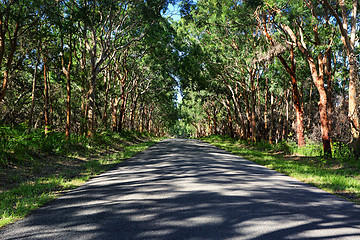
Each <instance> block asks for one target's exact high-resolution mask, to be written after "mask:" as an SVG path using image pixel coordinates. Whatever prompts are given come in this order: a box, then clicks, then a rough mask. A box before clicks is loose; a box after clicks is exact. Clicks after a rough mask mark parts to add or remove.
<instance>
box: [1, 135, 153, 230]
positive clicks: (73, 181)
mask: <svg viewBox="0 0 360 240" xmlns="http://www.w3.org/2000/svg"><path fill="white" fill-rule="evenodd" d="M158 140H159V139H157V138H153V137H150V136H148V135H142V134H139V133H127V134H126V135H123V136H121V135H116V136H111V135H110V136H106V137H101V136H100V137H98V139H97V140H96V141H92V142H91V143H89V142H86V143H79V142H77V143H70V144H67V145H66V148H67V149H66V151H60V152H56V151H49V152H45V151H44V150H42V149H33V150H31V151H29V152H27V153H26V160H24V159H22V160H21V161H19V160H18V161H16V159H15V161H14V159H13V161H9V162H8V164H6V165H0V227H2V226H5V225H7V224H9V223H12V222H14V221H16V220H18V219H21V218H23V217H25V216H26V215H27V214H28V213H30V212H31V211H32V210H34V209H37V208H38V207H40V206H42V205H44V204H46V203H48V202H50V201H52V200H53V199H55V198H57V197H58V196H59V195H61V194H62V193H63V192H65V191H67V190H70V189H74V188H76V187H78V186H80V185H82V184H84V183H85V182H86V181H87V180H88V179H90V178H92V177H94V176H96V175H98V174H100V173H102V172H104V171H106V170H109V169H111V168H113V167H114V166H116V165H117V164H119V163H121V162H122V161H124V160H125V159H127V158H130V157H132V156H134V155H136V154H137V153H139V152H141V151H143V150H145V149H146V148H148V147H149V146H151V145H153V144H155V142H157V141H158ZM17 154H19V153H13V154H12V155H13V156H10V157H12V158H16V157H17ZM24 154H25V153H24ZM14 162H15V163H14Z"/></svg>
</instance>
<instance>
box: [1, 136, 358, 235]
mask: <svg viewBox="0 0 360 240" xmlns="http://www.w3.org/2000/svg"><path fill="white" fill-rule="evenodd" d="M359 216H360V207H359V206H358V205H355V204H353V203H350V202H347V201H345V200H343V199H341V198H338V197H336V196H333V195H331V194H329V193H326V192H324V191H322V190H319V189H317V188H315V187H312V186H310V185H307V184H304V183H301V182H299V181H297V180H294V179H292V178H290V177H287V176H284V175H282V174H280V173H277V172H275V171H272V170H269V169H267V168H265V167H263V166H260V165H257V164H255V163H253V162H250V161H248V160H245V159H243V158H241V157H238V156H234V155H232V154H230V153H228V152H226V151H223V150H220V149H218V148H215V147H213V146H211V145H209V144H207V143H203V142H200V141H197V140H186V139H168V140H164V141H162V142H160V143H158V144H156V145H155V146H153V147H151V148H149V149H148V150H146V151H145V152H143V153H140V154H139V155H137V156H136V157H134V158H131V159H129V160H128V161H126V162H125V163H123V164H121V165H119V167H117V168H116V169H113V170H111V171H108V172H106V173H104V174H102V175H100V176H99V177H96V178H94V179H92V180H90V181H89V182H87V183H86V184H85V185H83V186H81V187H79V188H77V189H75V190H73V191H70V192H69V193H66V194H65V195H63V196H62V197H60V198H59V199H57V200H55V201H53V202H52V203H51V204H49V205H47V206H45V207H43V208H41V209H39V210H37V211H35V212H34V213H33V214H31V215H30V216H28V217H27V218H26V219H24V220H21V221H18V222H16V223H15V224H12V225H10V226H8V227H6V228H4V229H2V230H0V239H4V240H5V239H12V240H14V239H75V240H80V239H164V240H165V239H166V240H168V239H271V240H273V239H274V240H280V239H360V217H359Z"/></svg>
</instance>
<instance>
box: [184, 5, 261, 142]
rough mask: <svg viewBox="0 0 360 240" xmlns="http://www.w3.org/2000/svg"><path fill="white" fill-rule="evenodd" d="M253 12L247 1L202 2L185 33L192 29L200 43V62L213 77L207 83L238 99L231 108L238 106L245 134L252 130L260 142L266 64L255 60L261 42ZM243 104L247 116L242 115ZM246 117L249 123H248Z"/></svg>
mask: <svg viewBox="0 0 360 240" xmlns="http://www.w3.org/2000/svg"><path fill="white" fill-rule="evenodd" d="M253 11H254V8H253V6H250V5H249V4H248V3H246V2H238V1H231V0H228V1H223V2H221V3H220V2H218V1H198V2H197V4H196V8H194V9H193V11H192V12H191V17H189V20H187V21H186V22H187V23H188V25H187V26H189V27H190V28H187V29H185V31H184V32H186V31H187V32H188V37H189V40H191V41H192V42H194V43H195V44H197V45H198V46H199V47H200V48H201V51H202V53H203V54H202V56H205V57H204V58H203V59H201V60H202V62H200V63H199V64H200V65H202V66H203V70H205V72H208V74H209V76H211V77H210V78H211V79H213V80H212V82H211V81H207V84H208V85H213V86H215V87H213V89H214V90H217V89H220V88H222V89H223V90H222V91H226V92H227V94H228V95H229V96H230V97H229V99H231V100H232V101H233V102H234V104H232V105H231V107H235V108H236V112H237V113H236V115H237V116H238V118H239V119H237V120H238V121H239V122H240V125H241V126H242V134H243V137H245V138H246V137H247V136H248V133H249V132H250V133H251V139H252V140H253V141H256V139H257V137H258V130H257V123H256V119H257V116H256V105H257V102H258V101H257V95H258V91H257V89H258V82H259V79H260V77H261V75H262V73H263V70H264V67H262V66H261V65H260V63H254V61H253V59H254V58H255V55H256V53H257V50H258V47H259V45H260V44H261V43H260V41H261V40H260V39H259V38H258V33H257V29H256V24H255V20H254V19H253V17H252V13H253ZM208 88H209V86H208ZM224 101H225V102H226V101H227V98H225V99H224ZM221 105H223V104H222V103H221ZM228 106H230V105H229V104H228ZM243 107H244V108H245V115H246V117H243V114H242V112H243V111H242V108H243ZM244 119H246V120H247V121H246V122H248V123H249V124H244V122H245V121H244ZM229 120H230V118H229ZM245 125H247V126H248V127H246V126H245Z"/></svg>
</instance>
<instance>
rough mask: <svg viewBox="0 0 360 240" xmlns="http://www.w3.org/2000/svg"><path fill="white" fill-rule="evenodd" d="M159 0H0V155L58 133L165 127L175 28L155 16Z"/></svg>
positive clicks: (171, 116) (170, 105) (170, 106)
mask: <svg viewBox="0 0 360 240" xmlns="http://www.w3.org/2000/svg"><path fill="white" fill-rule="evenodd" d="M168 4H169V2H168V1H160V0H159V1H156V0H155V1H150V2H148V1H138V0H135V1H116V0H115V1H114V0H101V1H87V0H84V1H83V0H80V1H77V0H53V1H48V0H46V1H45V0H2V1H1V2H0V74H1V76H2V87H1V89H0V159H1V161H0V163H1V164H2V165H6V164H8V163H9V162H11V161H13V160H14V159H13V156H12V155H14V153H15V155H16V153H17V152H19V151H24V149H28V148H24V146H23V145H29V144H28V142H31V141H33V139H34V138H43V137H45V138H46V139H47V138H48V139H49V141H53V140H54V139H55V140H54V141H61V140H58V139H59V138H58V137H53V136H54V135H57V134H58V133H62V134H63V135H64V136H63V137H60V139H61V138H62V139H63V140H64V141H65V140H76V139H81V136H87V137H88V138H94V135H96V134H100V133H102V132H115V133H123V132H127V131H137V132H149V133H152V134H156V135H164V134H165V133H166V132H168V131H169V130H168V129H169V128H170V127H171V126H172V125H174V124H175V121H176V119H177V114H176V111H177V110H176V105H175V102H174V98H175V94H176V93H175V90H174V87H175V86H176V84H177V83H176V81H175V79H174V77H173V74H174V71H175V70H174V67H173V66H175V65H176V62H178V55H177V52H176V51H175V49H176V42H175V40H176V39H175V36H176V33H175V31H174V29H173V27H172V26H171V24H170V23H169V21H168V20H167V19H166V18H164V17H163V16H162V15H161V13H162V12H163V11H164V10H165V9H166V8H167V6H168ZM39 136H40V137H39ZM79 141H80V140H79ZM85 142H86V141H85ZM35 150H36V149H35Z"/></svg>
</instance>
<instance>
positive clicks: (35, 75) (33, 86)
mask: <svg viewBox="0 0 360 240" xmlns="http://www.w3.org/2000/svg"><path fill="white" fill-rule="evenodd" d="M37 68H38V61H37V62H36V65H35V69H34V76H33V83H32V90H31V107H30V114H29V122H28V133H29V132H30V131H31V129H32V127H33V122H34V121H33V114H34V106H35V89H36V78H37V70H38V69H37Z"/></svg>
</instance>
